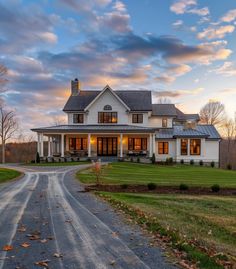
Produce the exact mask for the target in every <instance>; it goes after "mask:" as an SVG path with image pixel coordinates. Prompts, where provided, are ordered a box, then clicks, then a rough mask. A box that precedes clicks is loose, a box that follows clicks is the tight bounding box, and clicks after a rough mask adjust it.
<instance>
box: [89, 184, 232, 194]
mask: <svg viewBox="0 0 236 269" xmlns="http://www.w3.org/2000/svg"><path fill="white" fill-rule="evenodd" d="M154 186H155V185H154ZM180 188H181V187H180V186H156V187H155V189H153V190H150V189H149V188H148V185H141V184H138V185H135V184H132V185H126V184H123V185H117V184H116V185H111V184H101V185H99V186H97V185H85V191H106V192H125V193H156V194H161V193H163V194H189V195H190V194H192V195H227V196H228V195H229V196H232V195H235V196H236V188H221V189H220V190H219V191H217V192H214V191H212V189H211V188H207V187H190V188H188V189H187V190H181V189H180Z"/></svg>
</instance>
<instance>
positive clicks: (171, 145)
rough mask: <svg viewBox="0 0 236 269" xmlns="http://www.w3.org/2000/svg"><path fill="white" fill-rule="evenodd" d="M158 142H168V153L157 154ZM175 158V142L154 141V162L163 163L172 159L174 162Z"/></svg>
mask: <svg viewBox="0 0 236 269" xmlns="http://www.w3.org/2000/svg"><path fill="white" fill-rule="evenodd" d="M158 142H168V143H169V153H168V154H158ZM175 156H176V141H175V140H169V141H167V140H156V160H157V161H165V160H166V158H170V157H172V158H173V159H174V160H175Z"/></svg>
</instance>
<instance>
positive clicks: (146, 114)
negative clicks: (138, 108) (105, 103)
mask: <svg viewBox="0 0 236 269" xmlns="http://www.w3.org/2000/svg"><path fill="white" fill-rule="evenodd" d="M132 114H143V123H133V122H132ZM128 117H129V124H130V125H136V126H142V127H144V126H145V127H147V126H148V120H149V119H148V112H144V113H141V112H134V113H129V116H128Z"/></svg>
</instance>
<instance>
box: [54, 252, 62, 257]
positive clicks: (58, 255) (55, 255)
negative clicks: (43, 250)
mask: <svg viewBox="0 0 236 269" xmlns="http://www.w3.org/2000/svg"><path fill="white" fill-rule="evenodd" d="M53 257H56V258H62V257H63V255H62V254H59V253H54V254H53Z"/></svg>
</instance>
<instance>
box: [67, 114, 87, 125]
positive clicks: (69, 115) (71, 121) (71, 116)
mask: <svg viewBox="0 0 236 269" xmlns="http://www.w3.org/2000/svg"><path fill="white" fill-rule="evenodd" d="M80 113H81V112H74V113H67V118H68V124H69V125H71V124H74V125H81V124H87V115H86V114H85V113H84V123H73V114H80Z"/></svg>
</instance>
